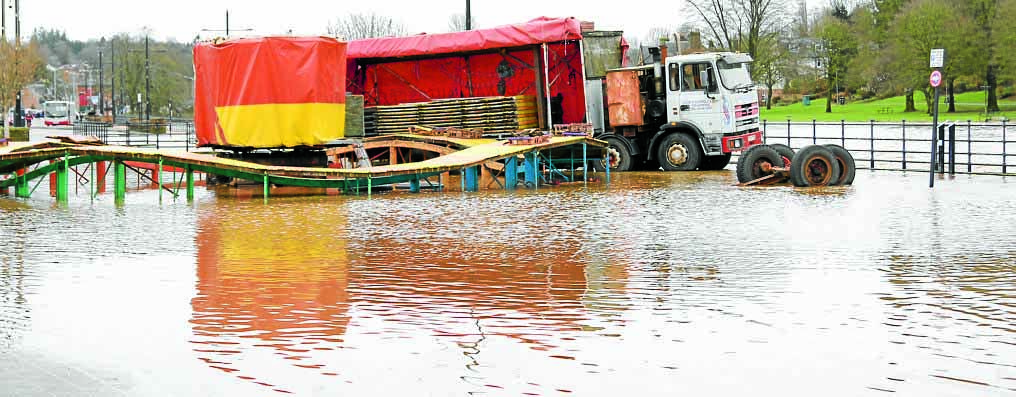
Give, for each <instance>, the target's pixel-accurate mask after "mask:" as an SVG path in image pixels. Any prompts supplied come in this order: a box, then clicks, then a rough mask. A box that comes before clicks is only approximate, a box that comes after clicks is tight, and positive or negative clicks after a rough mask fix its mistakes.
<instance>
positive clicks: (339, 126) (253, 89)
mask: <svg viewBox="0 0 1016 397" xmlns="http://www.w3.org/2000/svg"><path fill="white" fill-rule="evenodd" d="M194 74H195V81H194V85H195V98H194V126H195V128H196V135H197V139H198V146H216V147H243V148H286V147H297V146H312V145H320V144H322V143H325V142H328V141H332V140H335V139H338V138H342V137H343V136H344V132H345V131H344V130H345V128H344V127H345V117H346V104H345V102H346V95H345V88H346V43H344V42H340V41H338V40H335V39H332V38H328V37H262V38H245V39H234V40H226V41H222V42H217V43H199V44H198V45H196V46H195V47H194Z"/></svg>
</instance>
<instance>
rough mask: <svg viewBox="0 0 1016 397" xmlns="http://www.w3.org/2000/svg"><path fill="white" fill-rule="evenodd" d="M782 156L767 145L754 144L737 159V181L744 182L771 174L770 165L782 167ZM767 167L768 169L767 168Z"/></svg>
mask: <svg viewBox="0 0 1016 397" xmlns="http://www.w3.org/2000/svg"><path fill="white" fill-rule="evenodd" d="M782 166H783V158H782V157H780V154H779V153H777V152H776V149H773V148H772V147H770V146H769V145H755V146H752V147H750V148H748V150H745V151H744V152H741V158H739V159H738V160H737V182H739V183H745V182H750V181H754V180H756V179H758V178H761V177H764V176H766V175H769V174H772V173H773V171H772V170H771V168H772V167H782ZM767 169H768V170H767Z"/></svg>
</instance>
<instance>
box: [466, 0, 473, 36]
mask: <svg viewBox="0 0 1016 397" xmlns="http://www.w3.org/2000/svg"><path fill="white" fill-rule="evenodd" d="M471 19H473V13H472V11H471V10H470V9H469V0H466V30H473V21H471Z"/></svg>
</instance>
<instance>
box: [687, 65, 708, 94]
mask: <svg viewBox="0 0 1016 397" xmlns="http://www.w3.org/2000/svg"><path fill="white" fill-rule="evenodd" d="M708 68H709V63H706V62H703V63H686V64H684V65H681V90H682V91H705V90H706V88H707V87H706V84H708V82H707V81H702V71H703V70H708Z"/></svg>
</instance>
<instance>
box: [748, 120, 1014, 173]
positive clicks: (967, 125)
mask: <svg viewBox="0 0 1016 397" xmlns="http://www.w3.org/2000/svg"><path fill="white" fill-rule="evenodd" d="M941 125H942V126H944V127H942V128H939V131H938V132H937V134H936V135H937V136H936V137H935V138H936V145H937V147H938V148H939V149H938V150H936V151H937V152H938V156H937V159H936V163H937V166H936V170H937V171H940V172H944V171H945V170H946V166H945V164H948V168H949V170H950V171H953V172H954V173H960V174H984V175H1016V174H1014V173H1012V172H1011V171H1012V169H1011V167H1010V163H1012V161H1011V160H1009V159H1010V158H1013V157H1016V153H1013V149H1016V140H1010V139H1009V138H1010V135H1011V134H1009V132H1010V131H1009V129H1011V126H1010V125H1009V124H1008V122H1007V121H1002V122H1000V123H977V122H972V121H970V120H965V121H949V120H946V121H944V122H942V123H941ZM762 131H763V134H764V135H765V142H766V143H768V144H774V143H781V144H785V145H788V146H790V147H791V148H793V149H795V150H796V149H800V148H801V147H804V146H807V145H813V144H838V145H840V146H843V147H844V148H846V149H847V150H848V151H850V153H851V154H852V155H853V156H854V160H855V163H856V164H857V167H858V168H861V169H873V170H892V171H928V169H929V164H930V163H931V141H932V124H931V123H926V122H921V123H915V122H908V121H906V120H903V121H900V122H890V123H886V122H875V121H869V122H847V121H839V122H819V121H814V120H813V121H811V122H791V121H787V122H773V121H769V120H764V121H763V122H762ZM950 137H952V138H953V139H952V140H950V139H949V138H950ZM1009 146H1012V147H1009ZM950 149H951V150H950ZM950 160H951V161H950Z"/></svg>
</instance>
